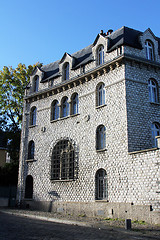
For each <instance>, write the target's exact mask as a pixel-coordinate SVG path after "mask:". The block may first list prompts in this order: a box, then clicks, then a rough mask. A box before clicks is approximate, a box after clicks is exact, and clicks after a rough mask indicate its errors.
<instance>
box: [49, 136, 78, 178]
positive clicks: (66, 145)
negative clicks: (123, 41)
mask: <svg viewBox="0 0 160 240" xmlns="http://www.w3.org/2000/svg"><path fill="white" fill-rule="evenodd" d="M74 178H75V151H74V148H73V145H72V143H71V142H70V141H69V140H65V139H64V140H60V141H59V142H58V143H57V144H56V145H55V147H54V149H53V152H52V162H51V179H52V180H69V179H72V180H73V179H74Z"/></svg>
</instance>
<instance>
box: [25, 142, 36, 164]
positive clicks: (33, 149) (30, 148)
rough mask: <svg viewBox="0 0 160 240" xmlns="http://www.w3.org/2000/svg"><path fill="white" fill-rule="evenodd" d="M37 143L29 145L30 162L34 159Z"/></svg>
mask: <svg viewBox="0 0 160 240" xmlns="http://www.w3.org/2000/svg"><path fill="white" fill-rule="evenodd" d="M34 152H35V143H34V141H33V140H31V141H29V143H28V158H27V159H28V160H31V159H34Z"/></svg>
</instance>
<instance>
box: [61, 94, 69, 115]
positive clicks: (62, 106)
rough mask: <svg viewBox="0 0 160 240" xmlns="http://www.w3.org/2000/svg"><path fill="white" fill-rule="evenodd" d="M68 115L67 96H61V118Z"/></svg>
mask: <svg viewBox="0 0 160 240" xmlns="http://www.w3.org/2000/svg"><path fill="white" fill-rule="evenodd" d="M65 109H66V110H65ZM68 116H69V102H68V97H63V98H62V101H61V118H65V117H68Z"/></svg>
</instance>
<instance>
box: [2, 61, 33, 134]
mask: <svg viewBox="0 0 160 240" xmlns="http://www.w3.org/2000/svg"><path fill="white" fill-rule="evenodd" d="M33 68H34V66H31V65H30V66H28V68H27V67H26V66H25V65H24V64H21V63H20V64H18V66H17V68H16V69H13V68H12V67H6V66H4V67H3V70H2V71H0V122H1V123H2V125H3V128H9V127H10V126H13V127H14V128H15V129H17V131H18V130H19V129H20V128H21V121H22V111H23V96H24V89H25V87H26V86H27V84H28V82H29V76H30V74H31V73H32V71H33Z"/></svg>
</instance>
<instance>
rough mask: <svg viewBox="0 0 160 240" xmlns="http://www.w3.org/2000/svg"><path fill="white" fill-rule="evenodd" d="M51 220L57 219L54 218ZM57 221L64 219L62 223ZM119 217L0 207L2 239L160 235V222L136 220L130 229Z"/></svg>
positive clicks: (126, 239) (152, 239)
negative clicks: (118, 219)
mask: <svg viewBox="0 0 160 240" xmlns="http://www.w3.org/2000/svg"><path fill="white" fill-rule="evenodd" d="M8 213H9V214H8ZM15 214H16V215H15ZM20 215H21V216H20ZM22 215H23V216H22ZM25 216H28V217H25ZM29 216H30V217H32V218H30V217H29ZM34 218H36V219H34ZM40 219H46V220H48V221H44V220H40ZM50 220H51V221H53V222H50ZM54 221H57V222H58V221H61V223H57V222H54ZM116 221H117V220H114V221H111V220H104V219H97V218H87V217H82V216H79V217H77V218H75V217H73V216H63V215H61V214H59V215H57V214H53V213H44V212H34V211H24V210H5V211H4V210H3V211H0V240H12V239H14V240H23V239H24V240H30V239H32V240H60V239H62V240H82V239H83V240H90V239H92V240H98V239H102V240H103V239H105V240H110V239H111V240H116V239H117V240H136V239H137V240H158V239H160V228H159V227H158V226H151V225H147V224H146V225H144V226H145V227H144V226H143V225H142V226H141V225H138V224H137V225H136V224H132V230H130V231H129V230H125V229H124V222H123V221H117V222H116ZM64 223H67V224H64ZM122 223H123V224H122ZM84 226H86V227H84Z"/></svg>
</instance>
